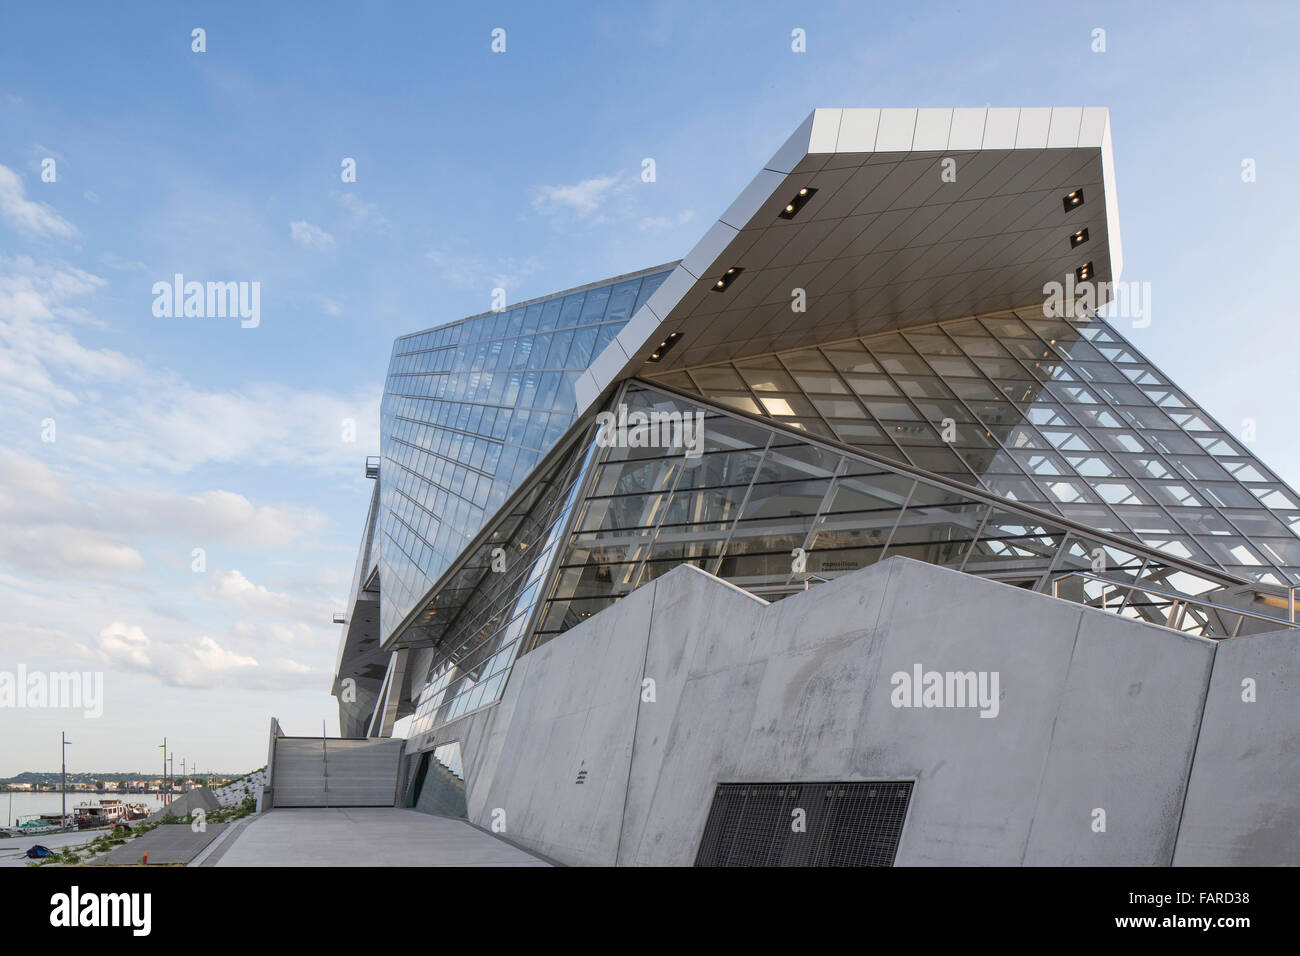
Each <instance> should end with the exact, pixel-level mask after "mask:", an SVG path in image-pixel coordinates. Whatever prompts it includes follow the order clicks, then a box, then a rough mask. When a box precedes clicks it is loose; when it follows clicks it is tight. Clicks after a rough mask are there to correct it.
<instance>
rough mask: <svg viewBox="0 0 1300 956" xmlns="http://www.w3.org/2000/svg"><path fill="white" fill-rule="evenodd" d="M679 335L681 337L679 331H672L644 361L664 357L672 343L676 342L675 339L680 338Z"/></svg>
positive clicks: (656, 360) (654, 360)
mask: <svg viewBox="0 0 1300 956" xmlns="http://www.w3.org/2000/svg"><path fill="white" fill-rule="evenodd" d="M681 337H682V333H680V332H674V333H672V334H671V335H669V336H668V338H666V339H664V340H663V341H662V342H660V343H659V345H658V347H657V348H656V349H655V350H654V351H653V352H651V353H650V357H649V358H648V359H646V361H647V362H658V361H659V360H660V359H661V358H663V357H664V355H665V354H666V353H667V352H668V350H669V349H670V348H672V347H673V346H674V345H676V344H677V340H678V339H680V338H681Z"/></svg>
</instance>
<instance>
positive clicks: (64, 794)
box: [59, 731, 72, 829]
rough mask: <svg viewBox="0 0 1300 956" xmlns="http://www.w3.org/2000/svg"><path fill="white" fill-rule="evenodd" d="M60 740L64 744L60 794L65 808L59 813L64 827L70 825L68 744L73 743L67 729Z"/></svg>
mask: <svg viewBox="0 0 1300 956" xmlns="http://www.w3.org/2000/svg"><path fill="white" fill-rule="evenodd" d="M59 740H60V741H61V742H62V744H63V746H61V747H60V748H59V764H60V769H59V791H60V793H59V796H60V798H61V800H60V804H61V805H62V807H63V809H62V810H61V811H60V813H59V828H60V829H63V828H64V827H66V826H67V825H68V745H69V744H71V743H72V741H71V740H69V739H68V734H67V732H66V731H60V732H59Z"/></svg>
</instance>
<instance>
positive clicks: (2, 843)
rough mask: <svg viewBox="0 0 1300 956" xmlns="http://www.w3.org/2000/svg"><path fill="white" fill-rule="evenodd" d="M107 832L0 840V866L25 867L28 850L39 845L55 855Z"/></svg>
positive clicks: (57, 834)
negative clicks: (68, 847) (46, 847)
mask: <svg viewBox="0 0 1300 956" xmlns="http://www.w3.org/2000/svg"><path fill="white" fill-rule="evenodd" d="M107 832H108V831H107V830H73V831H72V832H70V833H40V834H33V835H32V836H26V837H10V838H9V839H7V840H0V866H26V865H27V864H28V863H30V862H31V861H30V860H28V859H27V856H26V853H27V850H28V848H30V847H32V846H35V845H36V844H38V843H39V844H40V845H41V846H48V847H49V848H50V849H51V850H53V851H54V852H55V853H57V852H59V850H62V849H63V848H64V847H65V846H81V845H82V844H85V843H89V842H90V841H91V840H93V839H95V837H97V836H99V835H100V834H101V833H107Z"/></svg>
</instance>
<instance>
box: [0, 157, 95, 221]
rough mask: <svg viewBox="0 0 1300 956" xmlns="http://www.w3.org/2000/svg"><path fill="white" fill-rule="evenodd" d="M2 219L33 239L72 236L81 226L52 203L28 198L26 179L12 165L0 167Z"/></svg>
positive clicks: (0, 207)
mask: <svg viewBox="0 0 1300 956" xmlns="http://www.w3.org/2000/svg"><path fill="white" fill-rule="evenodd" d="M0 219H3V220H4V221H5V222H6V223H8V224H9V226H10V227H11V228H12V229H13V230H14V231H15V232H17V233H19V234H21V235H23V236H26V237H27V238H29V239H71V238H73V237H74V236H76V235H77V227H76V226H74V225H73V224H72V223H70V222H68V220H66V219H64V218H63V217H62V216H60V215H59V214H58V213H57V212H55V210H54V208H53V207H52V206H48V205H46V204H45V203H43V202H36V201H35V200H32V199H28V198H27V190H26V188H25V187H24V186H23V181H22V179H21V178H20V177H19V175H18V174H17V173H15V172H14V171H13V170H12V169H10V168H9V167H8V166H0Z"/></svg>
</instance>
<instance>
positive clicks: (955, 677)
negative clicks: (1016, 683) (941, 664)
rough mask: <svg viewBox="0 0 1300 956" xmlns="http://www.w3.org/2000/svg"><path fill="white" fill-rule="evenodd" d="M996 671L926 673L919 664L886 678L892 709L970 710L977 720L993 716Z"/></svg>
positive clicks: (995, 707) (995, 706) (996, 697)
mask: <svg viewBox="0 0 1300 956" xmlns="http://www.w3.org/2000/svg"><path fill="white" fill-rule="evenodd" d="M1000 678H1001V675H1000V674H999V672H998V671H927V670H924V669H923V668H922V667H921V665H920V664H913V665H912V670H911V672H910V673H909V672H908V671H895V672H894V673H893V675H892V676H891V677H890V678H889V683H890V684H891V685H892V686H893V688H894V689H893V690H892V691H891V692H890V694H889V702H890V703H891V704H893V705H894V706H895V707H926V708H929V707H972V708H979V712H980V716H981V717H996V716H997V715H998V709H999V694H998V685H999V683H1000Z"/></svg>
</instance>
